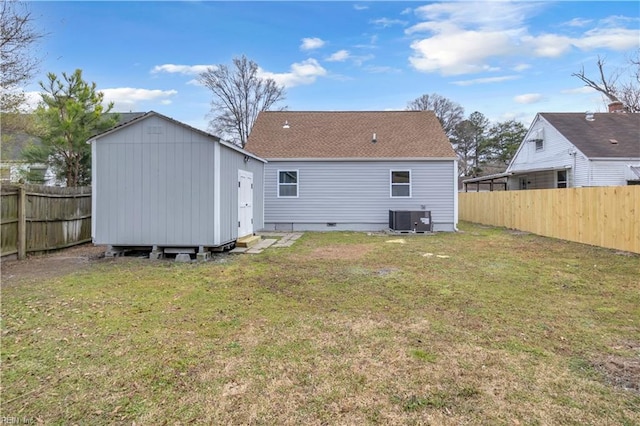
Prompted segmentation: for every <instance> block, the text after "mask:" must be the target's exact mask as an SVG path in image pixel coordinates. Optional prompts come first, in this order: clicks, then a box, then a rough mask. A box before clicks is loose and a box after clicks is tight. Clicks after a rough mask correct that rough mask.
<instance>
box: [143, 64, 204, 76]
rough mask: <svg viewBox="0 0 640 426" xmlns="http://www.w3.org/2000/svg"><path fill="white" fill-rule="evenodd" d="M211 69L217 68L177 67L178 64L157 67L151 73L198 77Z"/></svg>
mask: <svg viewBox="0 0 640 426" xmlns="http://www.w3.org/2000/svg"><path fill="white" fill-rule="evenodd" d="M209 68H214V69H215V68H216V66H215V65H176V64H162V65H156V66H155V67H153V69H152V70H151V73H153V74H157V73H161V72H166V73H169V74H185V75H197V74H200V73H203V72H205V71H207V70H208V69H209Z"/></svg>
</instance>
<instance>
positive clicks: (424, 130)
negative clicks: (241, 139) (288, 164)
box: [245, 111, 456, 159]
mask: <svg viewBox="0 0 640 426" xmlns="http://www.w3.org/2000/svg"><path fill="white" fill-rule="evenodd" d="M374 134H375V141H374V140H373V139H374ZM245 148H246V149H247V150H249V151H251V152H253V153H255V154H257V155H259V156H261V157H263V158H267V159H276V158H277V159H293V158H299V159H314V158H327V159H338V158H345V159H348V158H364V159H377V158H398V159H399V158H447V159H453V158H456V154H455V152H454V151H453V148H452V147H451V143H449V139H448V138H447V136H446V135H445V133H444V131H443V130H442V126H441V125H440V122H439V121H438V119H437V118H436V116H435V114H434V113H433V112H432V111H366V112H362V111H361V112H355V111H351V112H346V111H344V112H320V111H266V112H261V113H260V114H259V115H258V118H257V120H256V122H255V124H254V126H253V129H252V131H251V134H250V135H249V140H248V142H247V144H246V146H245Z"/></svg>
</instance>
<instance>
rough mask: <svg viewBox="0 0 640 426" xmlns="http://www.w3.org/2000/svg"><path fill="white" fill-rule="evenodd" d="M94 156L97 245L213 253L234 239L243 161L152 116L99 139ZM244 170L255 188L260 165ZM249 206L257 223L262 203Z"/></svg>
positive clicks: (189, 131)
mask: <svg viewBox="0 0 640 426" xmlns="http://www.w3.org/2000/svg"><path fill="white" fill-rule="evenodd" d="M92 155H93V158H92V166H93V177H92V184H93V188H94V190H93V191H94V192H93V193H94V200H93V239H94V242H95V243H96V244H109V245H114V246H152V245H158V246H175V247H179V246H205V247H214V246H217V245H221V244H224V243H227V242H229V241H233V240H234V239H235V236H236V235H237V209H238V202H237V182H238V172H237V168H238V167H240V166H242V168H245V165H244V164H245V163H244V162H243V158H244V154H243V153H240V152H237V151H234V150H233V149H231V148H228V147H226V146H224V145H222V144H220V143H218V142H217V141H216V139H214V138H212V137H210V136H207V135H206V134H202V133H200V132H197V131H194V130H193V129H190V128H188V127H185V126H181V125H179V124H177V123H174V122H172V121H169V120H166V119H164V118H162V117H159V116H150V117H147V118H145V119H143V120H141V121H139V122H136V123H133V124H131V125H129V126H125V127H122V128H119V129H117V130H115V131H114V132H112V133H109V134H105V135H103V136H100V137H99V138H98V139H97V140H95V141H93V142H92ZM216 156H217V158H216ZM248 164H249V165H251V167H253V168H254V170H255V171H254V184H255V183H256V182H257V183H258V184H260V185H261V183H262V181H261V179H262V175H263V170H262V165H263V163H262V162H260V161H257V160H253V159H252V161H250V162H249V163H248ZM216 166H217V167H216ZM223 166H224V167H223ZM231 169H233V172H231ZM216 188H219V189H220V194H219V195H218V197H216V192H215V191H216ZM260 188H261V187H260ZM256 193H257V194H258V195H260V194H261V191H260V190H258V191H255V192H254V195H255V194H256ZM216 200H218V201H219V203H218V204H217V205H216ZM255 204H256V205H259V210H258V212H257V213H260V215H259V217H260V220H262V215H261V213H262V200H261V199H260V201H259V202H256V203H255ZM234 209H235V210H234ZM234 214H235V220H233V219H234V216H233V215H234ZM254 217H258V215H257V214H256V213H254ZM260 226H262V223H260ZM234 232H235V234H234Z"/></svg>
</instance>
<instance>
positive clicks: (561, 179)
mask: <svg viewBox="0 0 640 426" xmlns="http://www.w3.org/2000/svg"><path fill="white" fill-rule="evenodd" d="M556 181H557V182H558V183H557V185H556V188H566V187H567V171H566V170H558V172H557V173H556Z"/></svg>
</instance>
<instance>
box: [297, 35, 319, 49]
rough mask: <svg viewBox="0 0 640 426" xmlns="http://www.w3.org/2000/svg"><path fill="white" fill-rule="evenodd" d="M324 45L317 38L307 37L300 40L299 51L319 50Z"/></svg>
mask: <svg viewBox="0 0 640 426" xmlns="http://www.w3.org/2000/svg"><path fill="white" fill-rule="evenodd" d="M324 45H325V41H324V40H322V39H321V38H318V37H307V38H303V39H302V44H301V45H300V50H313V49H319V48H321V47H322V46H324Z"/></svg>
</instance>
